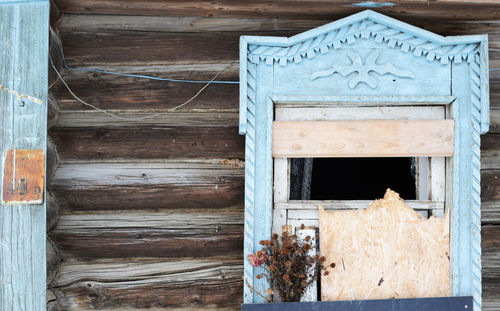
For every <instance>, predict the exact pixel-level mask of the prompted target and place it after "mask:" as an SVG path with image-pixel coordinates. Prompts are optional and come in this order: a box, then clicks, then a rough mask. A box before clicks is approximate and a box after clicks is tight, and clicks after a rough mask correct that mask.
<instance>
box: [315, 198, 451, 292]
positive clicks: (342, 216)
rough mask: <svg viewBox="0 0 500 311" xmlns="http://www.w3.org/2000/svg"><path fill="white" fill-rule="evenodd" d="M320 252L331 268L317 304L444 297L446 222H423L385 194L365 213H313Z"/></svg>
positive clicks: (447, 268) (447, 272)
mask: <svg viewBox="0 0 500 311" xmlns="http://www.w3.org/2000/svg"><path fill="white" fill-rule="evenodd" d="M319 225H320V252H321V255H322V256H325V257H326V259H327V262H328V263H331V262H333V263H335V264H336V266H335V268H333V269H330V271H329V274H328V276H322V278H321V296H322V300H363V299H389V298H417V297H442V296H450V294H451V292H450V259H449V248H450V247H449V245H450V236H449V218H448V214H447V215H446V216H445V217H444V218H436V217H431V218H430V219H425V218H423V217H422V216H421V215H419V214H417V213H416V212H415V211H414V210H413V209H411V208H410V207H408V206H407V205H406V204H405V203H404V202H403V200H401V199H400V197H399V195H398V194H397V193H396V192H394V191H391V190H389V189H388V190H387V192H386V194H385V196H384V198H383V199H381V200H377V201H375V202H373V203H371V204H370V207H369V208H367V209H365V210H358V211H336V212H329V211H325V210H324V209H323V208H321V207H320V209H319Z"/></svg>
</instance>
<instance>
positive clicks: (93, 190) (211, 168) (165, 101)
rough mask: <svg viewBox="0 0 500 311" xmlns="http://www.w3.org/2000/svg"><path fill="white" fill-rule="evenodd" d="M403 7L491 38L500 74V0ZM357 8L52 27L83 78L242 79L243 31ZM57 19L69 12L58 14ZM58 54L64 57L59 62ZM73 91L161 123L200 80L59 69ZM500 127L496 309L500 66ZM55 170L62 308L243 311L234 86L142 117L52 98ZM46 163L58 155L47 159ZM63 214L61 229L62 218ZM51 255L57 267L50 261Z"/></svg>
mask: <svg viewBox="0 0 500 311" xmlns="http://www.w3.org/2000/svg"><path fill="white" fill-rule="evenodd" d="M421 2H422V3H419V2H418V1H417V2H412V3H408V2H407V1H392V2H391V3H390V4H389V5H387V6H385V7H382V8H379V9H375V10H377V11H379V12H381V13H384V14H387V15H389V16H392V17H396V18H398V19H401V20H402V21H404V22H409V23H411V24H413V25H415V26H418V27H423V28H424V29H427V30H430V31H432V32H435V33H438V34H442V35H468V34H482V33H488V34H489V47H490V51H489V54H490V66H491V68H500V21H499V20H500V18H499V15H500V4H498V3H497V1H494V0H485V1H481V2H480V3H474V2H473V1H469V2H465V1H451V2H450V1H440V0H438V1H433V2H428V1H421ZM356 3H359V2H358V1H349V2H342V4H339V2H338V1H337V2H336V1H333V2H332V1H323V0H315V1H310V0H298V1H280V2H279V4H278V3H276V2H271V1H260V0H252V1H239V0H238V1H225V0H222V1H212V2H209V1H208V2H206V1H194V0H193V1H153V0H151V1H149V0H146V1H141V2H134V3H131V2H125V1H122V0H110V1H106V2H102V1H93V0H92V1H76V0H54V1H52V5H53V6H56V8H54V9H53V12H54V13H53V14H54V15H55V16H59V15H57V14H61V13H62V15H60V17H59V19H58V20H57V22H55V23H54V24H53V25H52V26H53V28H54V30H55V32H56V33H57V34H58V35H59V38H60V40H61V42H62V45H63V48H64V52H65V55H66V60H67V61H68V63H69V65H70V66H72V67H79V68H100V69H105V70H110V71H116V72H121V73H132V74H146V75H152V76H157V77H168V78H178V79H189V80H210V79H211V78H212V77H213V76H214V75H215V74H216V73H218V72H219V71H221V70H222V69H224V68H226V67H228V66H229V67H228V68H227V69H226V70H225V71H224V72H223V73H222V74H221V75H220V77H219V79H220V80H228V81H237V80H238V49H239V45H238V42H239V36H241V35H252V34H255V35H277V36H290V35H293V34H296V33H300V32H303V31H305V30H308V29H310V28H313V27H316V26H320V25H323V24H326V23H328V22H331V21H333V20H335V19H337V18H340V17H344V16H347V15H349V14H352V13H355V12H358V11H361V10H363V8H362V7H358V6H356V5H355V4H356ZM57 12H59V13H57ZM54 59H55V55H54ZM59 64H60V65H59V70H61V72H62V75H63V78H64V79H65V80H66V81H67V82H68V84H69V85H70V87H71V88H72V89H73V91H74V92H75V93H76V94H77V95H78V96H80V97H81V98H82V99H84V100H86V101H88V102H90V103H92V104H93V105H95V106H97V107H99V108H101V109H107V110H110V111H112V112H113V113H118V114H120V116H122V117H126V118H132V119H133V118H138V117H143V116H146V115H147V114H148V113H150V112H165V111H166V110H167V109H169V108H172V107H175V106H177V105H179V104H182V103H183V102H185V101H186V100H188V99H189V98H190V97H191V96H193V95H194V94H195V93H196V92H197V91H198V90H199V89H200V88H201V87H202V86H203V84H183V83H172V82H165V81H154V80H147V79H139V78H133V77H125V76H117V75H106V74H102V73H97V72H88V71H72V70H66V69H64V67H63V65H61V63H59ZM490 94H491V107H492V111H491V127H490V133H489V134H487V135H484V136H482V137H481V138H482V163H481V165H482V213H483V215H482V217H483V219H482V221H483V227H482V237H483V242H482V244H483V306H484V310H498V308H500V238H499V236H500V195H499V193H500V71H491V72H490ZM50 96H51V102H52V104H51V105H49V112H50V113H51V116H52V117H51V118H50V120H52V121H49V123H50V124H51V125H52V126H51V127H50V128H49V137H50V140H51V141H52V142H53V144H54V148H53V150H56V151H57V153H56V154H57V158H55V159H57V161H58V162H57V163H58V164H57V168H56V170H55V172H54V174H53V176H52V177H50V178H49V180H48V191H49V196H48V198H50V199H51V200H53V201H54V202H57V204H55V203H54V204H51V203H50V202H49V203H50V204H49V205H52V206H54V207H56V208H55V209H54V210H53V211H52V212H51V211H50V209H49V210H48V212H50V213H52V215H55V216H53V218H51V219H52V220H50V221H49V220H48V221H49V222H50V223H51V224H50V225H48V226H47V227H48V228H49V227H51V228H52V229H51V231H50V232H49V233H48V236H49V239H50V241H49V242H52V246H53V247H49V248H48V251H49V252H52V253H55V254H57V257H56V258H54V257H53V256H52V257H50V256H48V260H49V261H50V265H49V264H48V267H49V266H52V267H53V266H56V267H58V268H57V270H56V273H53V274H50V272H49V275H53V280H52V281H51V283H50V284H49V285H48V286H49V289H50V291H49V293H48V298H47V299H48V307H50V308H52V309H51V310H118V309H130V310H134V309H137V310H139V309H140V310H147V309H151V310H161V309H167V308H172V309H183V310H189V309H190V310H197V309H204V310H206V309H218V310H219V309H222V310H239V309H240V303H241V302H242V295H243V283H242V279H241V277H242V275H243V259H242V249H243V179H244V167H243V166H244V163H243V161H242V160H243V159H244V138H243V137H242V136H239V135H238V96H239V94H238V86H237V85H228V84H214V85H211V86H209V87H208V88H207V89H206V90H205V91H204V92H203V93H202V94H201V95H200V96H199V97H198V98H196V99H195V100H194V101H193V102H191V103H190V104H188V105H186V106H184V107H182V108H181V109H178V110H176V111H175V112H171V113H168V114H162V115H160V116H158V117H155V118H151V119H144V120H141V121H130V120H123V119H117V118H114V117H112V116H109V115H105V114H102V113H100V112H97V111H95V110H93V109H91V108H89V107H86V106H84V105H82V104H81V103H79V102H78V101H77V100H75V99H74V98H73V97H72V96H71V95H70V94H69V93H68V92H67V90H66V89H65V87H64V85H63V84H62V83H61V81H57V80H56V81H54V82H53V84H52V87H51V89H50ZM49 158H50V154H49ZM55 219H58V221H55ZM49 257H50V258H52V259H50V258H49Z"/></svg>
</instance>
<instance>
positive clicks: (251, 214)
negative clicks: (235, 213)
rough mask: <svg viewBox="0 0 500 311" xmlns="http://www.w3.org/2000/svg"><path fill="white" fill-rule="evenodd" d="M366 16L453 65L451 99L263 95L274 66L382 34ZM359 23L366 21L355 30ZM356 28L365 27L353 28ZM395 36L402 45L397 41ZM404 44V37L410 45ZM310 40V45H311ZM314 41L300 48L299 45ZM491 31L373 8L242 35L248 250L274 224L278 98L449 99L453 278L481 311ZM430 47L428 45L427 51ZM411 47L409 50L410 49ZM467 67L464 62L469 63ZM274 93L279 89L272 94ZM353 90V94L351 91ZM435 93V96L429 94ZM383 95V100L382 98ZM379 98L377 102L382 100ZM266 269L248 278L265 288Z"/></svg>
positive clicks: (247, 271) (247, 297) (456, 289)
mask: <svg viewBox="0 0 500 311" xmlns="http://www.w3.org/2000/svg"><path fill="white" fill-rule="evenodd" d="M366 20H370V21H371V22H374V23H378V24H383V25H384V26H386V27H391V28H393V29H396V30H397V31H399V32H400V33H405V34H409V35H411V36H413V38H419V39H422V41H425V42H426V45H425V46H423V47H422V46H417V47H413V46H411V44H410V45H409V47H408V45H407V46H406V47H405V43H406V42H404V40H399V41H398V40H396V39H394V38H391V37H390V35H388V36H385V37H383V38H382V40H383V42H387V43H388V45H389V46H390V47H391V48H398V49H401V50H403V52H407V51H408V50H410V51H413V53H414V55H416V56H424V57H426V59H427V60H428V61H430V62H434V61H438V62H440V63H441V64H444V63H447V62H450V63H451V66H452V73H453V74H452V77H451V80H452V81H451V84H452V85H453V87H452V90H451V96H432V95H433V94H428V95H429V96H411V97H405V96H392V95H391V94H380V96H378V97H376V96H366V97H365V98H362V96H361V97H360V96H349V95H346V96H328V95H327V96H299V95H297V96H295V95H294V96H285V95H272V94H266V93H265V92H259V91H258V89H259V87H261V86H264V87H262V88H265V84H269V83H270V81H268V79H269V75H270V73H271V76H272V66H274V64H277V65H278V64H279V65H280V66H286V65H287V63H288V62H295V63H298V62H300V61H301V58H312V57H316V56H317V55H319V54H320V53H323V52H324V51H325V49H326V50H328V49H333V48H335V49H336V48H338V47H340V46H341V45H342V44H349V43H350V41H352V40H355V38H357V37H363V38H365V36H366V37H370V36H373V37H375V40H377V38H378V35H379V34H376V31H371V30H370V31H368V30H367V29H363V28H362V27H363V23H364V21H366ZM353 24H356V25H360V26H357V27H351V26H352V25H353ZM353 28H356V29H357V30H356V31H357V32H354V33H349V31H350V30H351V29H353ZM339 29H341V30H342V29H347V30H346V31H344V33H345V35H344V37H343V38H341V39H339V41H338V42H333V43H331V44H325V45H323V46H322V45H321V44H320V45H315V44H316V43H317V42H323V41H324V40H318V38H325V37H328V33H329V32H332V31H337V30H339ZM391 40H394V42H395V43H391V42H392V41H391ZM400 41H403V42H402V43H401V42H400ZM304 42H308V43H307V44H304ZM297 45H300V46H301V47H304V46H308V47H309V49H303V50H300V49H298V50H297V49H296V50H297V53H296V54H286V53H284V52H283V50H280V49H287V48H290V49H288V51H290V50H293V47H294V46H297ZM487 46H488V38H487V35H476V36H461V37H442V36H439V35H436V34H433V33H430V32H428V31H425V30H423V29H419V28H416V27H414V26H411V25H408V24H405V23H402V22H399V21H397V20H395V19H392V18H389V17H387V16H384V15H381V14H379V13H376V12H373V11H370V10H367V11H363V12H361V13H358V14H355V15H352V16H349V17H347V18H344V19H341V20H339V21H336V22H333V23H330V24H327V25H324V26H321V27H318V28H315V29H313V30H310V31H307V32H305V33H302V34H299V35H296V36H294V37H290V38H280V37H242V38H241V40H240V134H244V135H246V147H245V237H244V255H245V258H246V256H247V255H248V254H250V253H253V252H254V251H255V250H257V249H259V244H258V242H259V241H260V240H263V239H268V238H269V237H270V235H271V227H272V208H273V203H272V176H273V172H272V170H273V158H272V155H271V147H272V144H271V142H272V139H271V137H272V135H271V134H272V133H271V131H272V121H273V118H274V116H273V110H274V103H276V102H280V103H283V102H286V101H300V102H314V103H325V104H326V103H338V102H343V103H345V102H349V101H351V102H360V101H369V102H370V101H371V102H374V103H378V104H379V105H380V103H382V102H383V103H387V102H391V101H393V102H400V101H404V100H405V101H406V102H408V103H412V104H425V103H436V102H446V103H447V104H451V106H450V107H451V109H450V113H451V117H452V118H453V119H455V146H454V156H453V157H452V160H451V170H452V176H451V179H452V186H451V188H452V189H451V193H452V200H451V201H452V202H449V203H451V204H452V206H453V207H452V208H451V219H450V223H451V225H450V226H451V228H450V248H451V254H450V257H451V259H450V260H451V279H452V293H451V294H452V295H453V296H468V295H471V296H473V301H474V310H476V311H477V310H481V233H480V230H481V218H480V215H481V213H480V204H481V199H480V177H481V176H480V134H484V133H486V132H487V131H488V127H489V99H488V98H489V87H488V86H489V85H488V84H489V81H488V79H489V78H488V51H487ZM426 47H428V49H426ZM405 49H406V51H405ZM464 63H465V64H467V65H466V66H464V65H463V64H464ZM271 92H272V91H271ZM345 94H349V91H348V90H346V92H345ZM426 95H427V94H426ZM375 97H376V98H375ZM374 98H375V99H374ZM258 273H260V272H259V268H254V267H252V266H251V265H250V264H249V262H248V261H247V260H245V261H244V277H245V279H246V282H248V283H249V284H250V285H252V286H254V287H256V288H260V289H261V290H262V289H265V288H267V287H268V284H267V283H266V282H265V281H263V280H258V279H256V278H255V275H257V274H258ZM244 302H245V303H258V302H262V299H261V298H260V297H259V296H258V295H256V294H254V293H252V292H251V291H250V290H249V288H248V287H247V286H246V285H245V289H244Z"/></svg>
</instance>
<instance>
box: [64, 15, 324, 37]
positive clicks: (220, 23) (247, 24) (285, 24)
mask: <svg viewBox="0 0 500 311" xmlns="http://www.w3.org/2000/svg"><path fill="white" fill-rule="evenodd" d="M331 21H332V20H330V19H298V18H294V19H286V18H281V17H270V18H231V17H226V18H224V17H219V18H214V17H202V16H191V17H185V16H182V17H179V16H140V15H135V16H130V15H128V16H123V15H95V14H89V15H80V14H67V15H64V16H62V17H61V19H60V20H59V22H58V23H57V29H58V30H59V31H61V32H64V33H72V32H81V31H82V30H83V31H85V32H102V31H105V32H111V31H145V32H148V31H155V32H166V31H168V32H221V31H225V32H235V31H242V32H247V31H296V32H299V31H306V30H309V29H311V28H314V27H318V26H321V25H324V24H327V23H329V22H331Z"/></svg>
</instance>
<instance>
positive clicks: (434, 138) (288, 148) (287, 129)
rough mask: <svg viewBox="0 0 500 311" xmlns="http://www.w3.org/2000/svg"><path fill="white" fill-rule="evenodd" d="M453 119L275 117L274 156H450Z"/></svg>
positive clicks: (451, 153) (451, 151)
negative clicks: (283, 118)
mask: <svg viewBox="0 0 500 311" xmlns="http://www.w3.org/2000/svg"><path fill="white" fill-rule="evenodd" d="M453 128H454V121H453V120H351V121H275V122H273V133H272V136H273V137H272V144H273V145H272V154H273V157H289V158H294V157H409V156H422V157H424V156H452V155H453Z"/></svg>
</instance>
